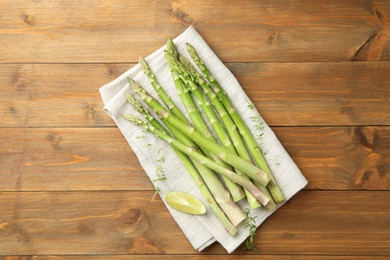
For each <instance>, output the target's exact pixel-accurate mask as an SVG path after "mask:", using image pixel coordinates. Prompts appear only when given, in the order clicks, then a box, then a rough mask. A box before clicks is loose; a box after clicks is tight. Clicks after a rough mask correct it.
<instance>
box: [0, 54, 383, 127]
mask: <svg viewBox="0 0 390 260" xmlns="http://www.w3.org/2000/svg"><path fill="white" fill-rule="evenodd" d="M130 66H132V65H130V64H12V65H0V87H1V89H2V95H1V96H0V109H1V111H2V113H0V122H1V123H0V125H1V126H3V127H30V126H33V127H63V126H66V127H68V126H83V127H84V126H113V125H114V123H113V122H112V120H111V119H110V118H109V117H108V116H107V115H106V114H105V113H104V111H103V109H102V101H101V98H100V96H99V93H98V88H99V87H100V86H102V85H104V84H106V83H108V82H110V81H111V80H113V79H114V78H116V77H117V76H119V75H120V74H122V73H123V72H125V71H126V70H127V69H128V68H129V67H130ZM228 67H229V68H230V69H231V70H232V72H233V74H234V75H236V77H237V78H238V80H239V81H240V83H241V84H242V86H243V88H244V90H245V91H246V93H247V94H248V95H249V97H250V98H251V99H252V100H253V101H254V102H255V103H256V105H257V108H258V109H259V111H260V112H261V114H262V116H263V117H264V118H265V119H266V121H267V122H268V124H270V125H278V126H291V125H299V126H307V125H389V124H390V102H389V100H390V74H389V73H388V71H390V62H365V63H350V62H348V63H340V62H336V63H286V64H278V63H264V64H262V63H261V64H260V63H255V64H244V63H235V64H228ZM330 75H331V76H330Z"/></svg>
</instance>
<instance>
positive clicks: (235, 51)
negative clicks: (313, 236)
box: [0, 0, 390, 63]
mask: <svg viewBox="0 0 390 260" xmlns="http://www.w3.org/2000/svg"><path fill="white" fill-rule="evenodd" d="M0 9H1V10H7V12H4V13H2V16H1V25H0V39H1V42H2V48H1V49H0V61H1V62H72V63H73V62H129V61H132V62H134V61H136V60H137V58H138V56H139V55H143V56H146V55H148V54H150V53H151V52H153V51H154V50H156V49H157V48H159V47H160V46H162V45H163V44H164V43H165V41H166V39H167V38H168V37H175V36H176V35H178V34H179V33H181V32H182V31H183V30H185V29H186V28H187V27H188V26H189V25H190V24H193V25H194V26H195V27H196V29H197V30H199V32H200V33H201V34H202V36H203V37H204V38H205V39H206V41H207V42H208V43H209V44H210V45H211V47H212V48H213V49H215V50H216V51H217V53H218V55H219V56H220V57H221V58H222V60H224V61H225V62H259V61H273V62H275V61H282V62H286V61H346V60H389V59H390V43H389V37H390V33H389V26H388V25H389V24H388V23H389V19H388V17H389V16H390V4H389V2H388V1H386V0H376V1H369V0H364V1H349V0H343V1H340V0H333V1H330V2H329V1H297V0H294V1H290V2H289V4H288V5H287V4H286V3H285V2H273V1H264V2H261V3H259V2H258V1H254V0H252V1H245V2H244V3H241V2H237V1H230V2H229V4H225V1H222V0H218V1H210V0H208V1H203V2H202V5H199V4H198V2H197V1H172V0H164V1H135V0H132V1H125V2H123V1H120V0H113V1H110V2H109V3H108V2H107V1H102V0H93V1H87V2H69V1H64V0H56V1H43V2H41V1H40V2H39V3H38V2H31V1H22V2H21V1H15V0H14V1H3V2H2V3H1V4H0Z"/></svg>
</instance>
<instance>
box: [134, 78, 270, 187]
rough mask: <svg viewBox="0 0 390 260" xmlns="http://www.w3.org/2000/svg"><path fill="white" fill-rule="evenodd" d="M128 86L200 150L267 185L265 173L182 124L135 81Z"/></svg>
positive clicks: (267, 178)
mask: <svg viewBox="0 0 390 260" xmlns="http://www.w3.org/2000/svg"><path fill="white" fill-rule="evenodd" d="M128 80H129V83H130V85H131V86H132V88H133V90H134V92H135V93H137V94H138V96H139V97H140V98H141V99H142V100H143V101H144V102H145V103H146V104H147V105H148V106H149V107H150V108H151V109H153V110H154V112H156V113H157V115H158V116H159V117H160V118H162V119H165V120H166V121H167V122H169V123H171V124H172V125H173V126H175V127H176V128H177V129H178V130H179V131H180V132H182V133H183V134H185V135H186V136H187V137H188V138H190V139H191V140H192V141H194V142H195V143H196V144H198V145H199V146H200V147H201V148H203V149H205V150H208V151H209V152H211V153H213V154H214V155H216V156H218V157H219V158H220V159H222V160H223V161H225V162H226V163H228V164H230V165H232V166H233V167H235V168H237V169H239V170H240V171H241V172H242V173H244V174H245V175H248V176H249V177H251V178H252V179H254V180H256V181H258V182H260V183H261V184H262V185H267V183H268V181H269V177H268V175H267V173H265V172H264V171H262V170H261V169H259V168H257V167H256V166H255V165H253V164H252V163H251V162H248V161H247V160H244V159H242V158H241V157H239V156H237V155H236V154H233V153H231V152H230V151H229V150H227V149H226V148H224V147H222V146H220V145H218V144H215V143H211V142H210V141H209V140H208V139H207V138H205V137H204V136H203V134H202V133H200V132H199V131H197V130H196V129H195V128H194V127H193V126H192V125H189V124H186V123H184V122H182V121H181V120H180V119H179V118H177V117H176V116H174V115H173V114H172V113H171V112H170V111H169V110H167V109H166V108H165V107H163V106H162V105H161V104H160V103H159V102H158V101H157V100H155V99H154V98H153V97H152V96H151V95H149V93H147V92H146V90H145V89H143V88H142V87H141V86H140V85H139V84H138V83H137V82H136V81H134V80H132V79H130V78H128Z"/></svg>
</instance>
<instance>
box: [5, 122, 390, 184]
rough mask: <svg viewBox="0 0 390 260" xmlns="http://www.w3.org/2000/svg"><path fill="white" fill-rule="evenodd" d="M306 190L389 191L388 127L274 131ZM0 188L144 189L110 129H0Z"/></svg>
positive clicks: (130, 156) (138, 169)
mask: <svg viewBox="0 0 390 260" xmlns="http://www.w3.org/2000/svg"><path fill="white" fill-rule="evenodd" d="M273 129H274V130H275V132H276V135H277V136H278V137H279V139H280V140H281V142H282V144H283V145H284V146H285V148H286V149H287V151H288V152H289V154H290V155H291V156H292V158H293V159H294V161H295V162H296V163H297V165H298V167H299V168H300V169H301V170H302V172H303V174H304V175H305V177H306V178H307V179H308V180H309V184H308V186H307V187H306V188H307V189H323V190H329V189H330V190H389V188H390V127H369V126H367V127H353V128H351V127H288V128H285V127H275V128H273ZM0 136H2V138H3V140H4V141H3V143H2V147H1V148H0V169H2V173H3V174H0V190H2V191H44V190H53V191H55V190H59V191H61V190H151V189H152V188H153V187H152V185H151V182H150V180H149V179H148V177H147V176H146V174H145V173H144V171H143V170H142V168H141V166H140V165H139V162H138V159H137V158H136V156H135V155H134V154H133V152H132V151H131V149H130V147H129V146H128V144H127V142H126V141H125V139H124V138H123V137H122V135H121V133H120V132H119V130H118V129H117V128H64V129H60V128H55V129H52V128H49V129H42V128H37V129H34V128H30V129H7V128H3V129H0Z"/></svg>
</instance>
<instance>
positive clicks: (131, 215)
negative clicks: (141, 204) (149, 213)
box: [119, 208, 142, 226]
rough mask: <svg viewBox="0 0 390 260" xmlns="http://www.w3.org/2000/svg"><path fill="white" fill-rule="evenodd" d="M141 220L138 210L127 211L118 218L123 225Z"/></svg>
mask: <svg viewBox="0 0 390 260" xmlns="http://www.w3.org/2000/svg"><path fill="white" fill-rule="evenodd" d="M141 218H142V210H141V209H139V208H133V209H127V210H125V211H124V212H123V213H122V214H121V215H120V217H119V221H120V222H121V223H122V224H125V225H129V226H130V225H133V224H136V223H138V222H139V221H140V220H141Z"/></svg>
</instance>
